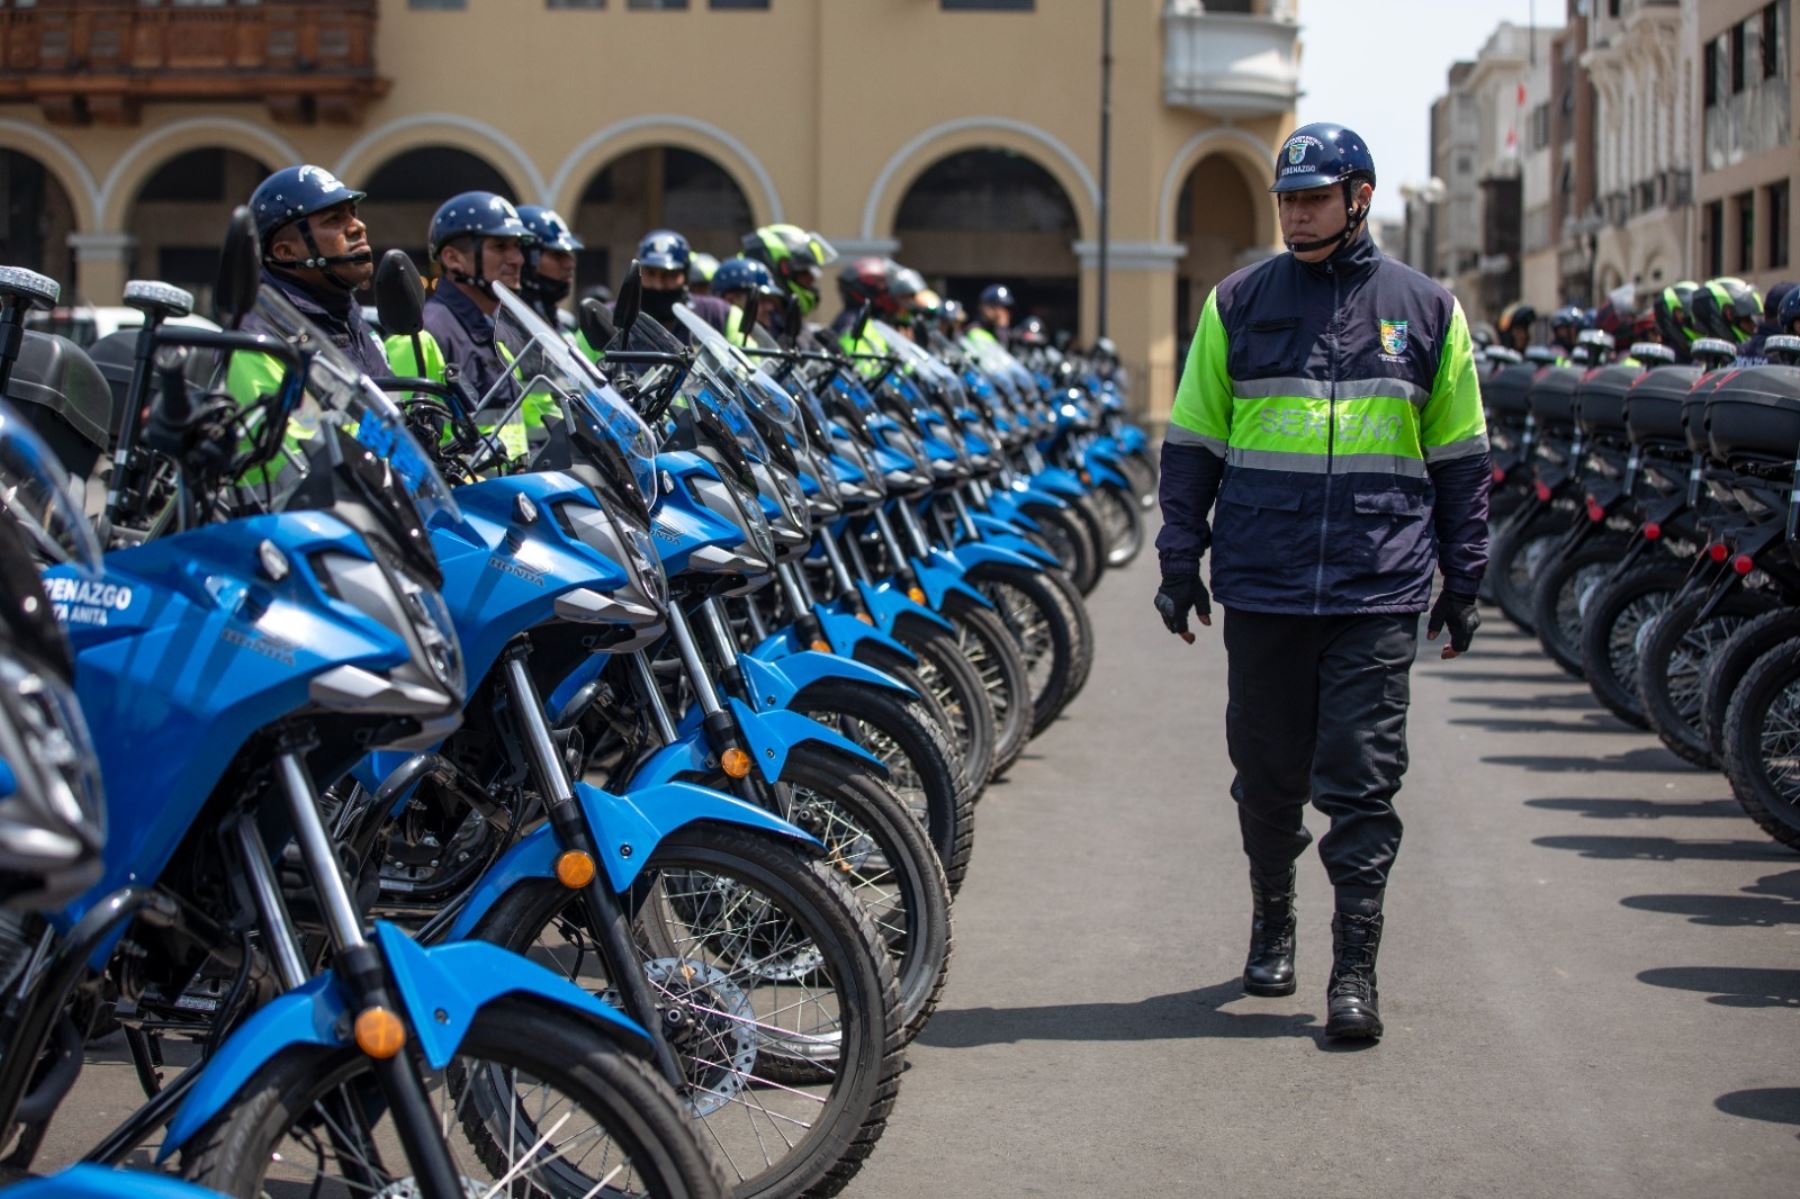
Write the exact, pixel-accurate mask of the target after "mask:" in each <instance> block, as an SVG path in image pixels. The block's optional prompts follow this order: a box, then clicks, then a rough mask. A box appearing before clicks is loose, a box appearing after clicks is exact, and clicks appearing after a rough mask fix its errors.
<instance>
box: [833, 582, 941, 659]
mask: <svg viewBox="0 0 1800 1199" xmlns="http://www.w3.org/2000/svg"><path fill="white" fill-rule="evenodd" d="M856 589H857V591H859V592H861V593H862V597H863V603H865V604H867V605H868V606H869V615H871V616H873V617H874V618H875V625H876V627H877V628H879V629H881V630H882V632H884V633H887V634H888V635H889V636H890V637H892V636H893V633H894V630H895V629H897V628H898V627H899V626H900V621H901V620H902V619H904V618H906V617H908V616H912V617H916V618H917V619H919V620H922V621H924V622H925V623H926V624H931V625H936V626H938V627H939V628H941V629H943V630H944V631H945V632H951V631H952V630H953V628H954V626H953V625H951V623H950V622H949V621H948V620H946V619H944V618H943V617H942V616H939V615H938V614H937V613H936V612H933V611H932V610H931V609H930V608H928V607H926V606H925V605H924V604H921V603H918V602H917V601H915V600H914V599H913V598H912V597H911V596H910V595H908V594H906V592H904V591H902V590H900V588H898V587H895V586H893V585H892V584H890V583H883V584H881V585H879V586H876V585H873V584H870V583H865V582H863V581H862V580H860V579H859V580H857V583H856ZM894 644H896V645H899V644H900V643H899V642H898V641H896V642H895V643H894ZM901 648H902V649H905V646H901ZM906 657H907V660H908V661H910V662H916V661H918V655H917V654H915V653H913V652H912V651H911V650H906Z"/></svg>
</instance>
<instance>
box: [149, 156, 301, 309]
mask: <svg viewBox="0 0 1800 1199" xmlns="http://www.w3.org/2000/svg"><path fill="white" fill-rule="evenodd" d="M268 174H269V167H268V166H266V165H265V164H263V163H260V162H258V161H257V160H256V159H254V158H251V157H250V156H249V155H247V154H240V153H239V152H238V151H236V150H221V149H205V150H189V151H187V152H186V153H184V154H177V155H176V156H175V157H174V158H171V159H169V160H168V161H167V162H165V163H163V164H162V166H160V167H158V168H157V170H156V173H155V174H153V175H151V176H150V177H149V178H148V179H146V180H145V181H144V184H143V186H142V187H140V188H138V191H137V195H136V196H135V197H133V198H132V201H131V206H130V208H129V209H127V213H128V215H127V217H126V226H125V228H126V232H128V233H129V234H131V236H132V239H133V243H132V259H131V270H130V271H129V276H130V277H131V278H134V279H157V280H160V281H162V282H164V283H173V284H174V285H175V286H177V287H184V288H186V289H187V290H189V291H191V292H193V293H194V300H195V305H196V309H195V310H196V311H199V312H206V311H209V310H210V309H211V307H212V299H211V297H212V289H213V283H214V281H215V280H216V279H217V278H218V274H219V243H220V241H221V240H222V239H223V238H224V236H225V225H226V222H227V221H229V220H230V219H231V213H232V210H233V209H234V208H236V207H237V206H238V205H239V204H244V203H247V202H248V201H249V199H250V193H251V192H253V191H255V190H256V185H257V184H258V183H261V182H262V181H263V179H264V178H266V177H267V176H268Z"/></svg>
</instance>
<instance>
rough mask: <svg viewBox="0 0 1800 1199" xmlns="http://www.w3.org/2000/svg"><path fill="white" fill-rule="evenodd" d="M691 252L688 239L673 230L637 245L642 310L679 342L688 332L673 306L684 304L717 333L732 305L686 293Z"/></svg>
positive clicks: (654, 232)
mask: <svg viewBox="0 0 1800 1199" xmlns="http://www.w3.org/2000/svg"><path fill="white" fill-rule="evenodd" d="M693 255H694V251H693V249H692V248H691V247H690V246H689V245H688V239H687V238H685V237H683V236H682V235H681V234H679V233H677V232H675V230H673V229H653V230H651V231H650V232H649V233H646V234H644V240H643V241H641V242H639V243H638V256H637V261H638V282H639V283H641V284H643V288H644V290H643V293H642V294H643V310H644V312H645V314H646V315H648V316H653V317H655V318H656V321H657V323H658V324H660V325H662V326H663V328H665V329H667V330H669V332H671V333H673V334H674V335H675V336H676V337H678V338H680V339H681V340H682V341H684V342H685V341H687V340H688V339H689V333H688V328H687V326H686V325H684V324H682V323H681V322H680V321H678V320H676V319H675V305H677V304H681V303H685V304H687V306H688V307H689V308H692V309H693V310H694V314H695V315H696V316H698V317H699V318H700V319H701V320H703V321H705V322H706V323H707V324H709V325H711V326H712V327H713V328H715V329H717V330H718V331H719V332H721V333H723V332H725V325H726V322H727V321H728V320H730V318H731V305H729V304H727V303H725V301H723V300H721V299H719V298H718V297H716V296H697V295H694V294H692V293H691V292H689V291H688V266H689V264H690V263H691V261H692V260H693Z"/></svg>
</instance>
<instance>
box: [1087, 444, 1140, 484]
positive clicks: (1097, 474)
mask: <svg viewBox="0 0 1800 1199" xmlns="http://www.w3.org/2000/svg"><path fill="white" fill-rule="evenodd" d="M1081 469H1083V470H1085V471H1086V472H1087V476H1088V478H1090V479H1092V480H1093V484H1092V486H1094V487H1101V486H1103V485H1105V484H1108V483H1110V484H1112V485H1113V486H1114V487H1118V488H1121V489H1122V490H1124V491H1125V492H1126V493H1127V494H1130V492H1131V484H1129V483H1127V482H1126V481H1125V476H1124V475H1122V474H1120V473H1119V472H1118V471H1116V470H1114V469H1113V468H1112V467H1111V466H1109V465H1107V463H1106V462H1105V461H1104V460H1103V459H1101V458H1099V457H1097V456H1096V455H1095V454H1093V452H1092V451H1090V452H1089V453H1088V454H1086V455H1085V456H1084V457H1083V458H1082V462H1081Z"/></svg>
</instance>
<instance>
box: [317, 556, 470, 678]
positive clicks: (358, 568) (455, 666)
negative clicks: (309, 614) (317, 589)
mask: <svg viewBox="0 0 1800 1199" xmlns="http://www.w3.org/2000/svg"><path fill="white" fill-rule="evenodd" d="M371 544H372V548H374V550H375V553H376V556H377V557H378V558H379V559H380V560H379V561H375V562H371V561H369V560H367V559H364V558H356V557H352V556H351V555H349V554H335V553H324V554H320V555H318V556H317V557H316V558H315V559H314V560H313V562H314V567H315V568H316V569H317V571H318V573H319V577H320V579H321V580H322V581H323V582H324V584H325V587H326V590H328V591H329V592H331V593H332V594H333V595H335V596H336V597H337V598H338V599H340V600H343V601H344V602H345V603H347V604H349V605H350V606H351V607H353V608H356V609H357V610H358V611H360V612H363V613H364V614H366V615H368V616H370V617H371V618H373V619H375V620H377V621H379V622H381V624H383V625H384V626H386V627H387V628H388V629H389V630H391V631H392V632H393V633H395V634H396V635H398V636H399V637H401V638H402V639H404V640H405V641H406V643H407V646H408V648H410V649H411V650H412V656H413V661H414V662H415V663H416V664H417V665H418V666H419V668H420V669H421V670H423V671H424V673H425V674H426V676H427V677H429V678H430V679H431V680H432V681H434V682H435V683H436V684H437V685H438V686H440V687H442V688H443V689H444V690H445V691H447V692H448V693H449V695H450V696H451V697H452V698H453V699H455V700H456V701H457V702H458V704H459V705H460V702H461V700H462V698H463V697H464V694H465V691H464V687H465V685H466V680H465V679H464V677H463V662H462V645H461V643H460V642H459V641H458V640H457V637H456V624H455V622H454V621H453V620H452V619H451V616H450V608H449V605H447V604H445V603H444V597H443V596H441V595H439V594H438V592H437V589H436V588H434V587H431V586H429V585H428V584H426V583H425V582H423V581H421V580H419V579H417V578H414V577H413V576H412V575H411V574H410V573H409V572H408V571H407V569H406V567H405V566H404V565H403V564H402V563H401V562H400V561H399V560H398V556H397V555H395V554H393V553H392V552H391V551H389V550H387V548H386V547H385V546H381V545H379V543H371Z"/></svg>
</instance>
